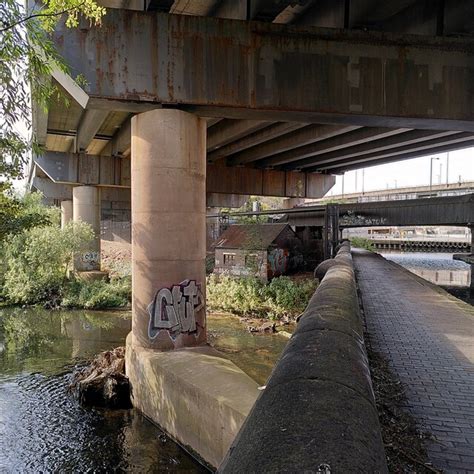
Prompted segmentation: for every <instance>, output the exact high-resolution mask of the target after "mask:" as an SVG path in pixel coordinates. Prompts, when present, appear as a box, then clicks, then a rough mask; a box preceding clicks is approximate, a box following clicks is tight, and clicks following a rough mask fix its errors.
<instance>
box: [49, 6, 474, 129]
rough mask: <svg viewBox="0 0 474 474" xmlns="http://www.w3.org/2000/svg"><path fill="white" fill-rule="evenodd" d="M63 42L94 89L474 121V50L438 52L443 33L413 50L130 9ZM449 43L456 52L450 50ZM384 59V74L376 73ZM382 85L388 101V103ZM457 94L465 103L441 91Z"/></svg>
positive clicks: (171, 100) (226, 103)
mask: <svg viewBox="0 0 474 474" xmlns="http://www.w3.org/2000/svg"><path fill="white" fill-rule="evenodd" d="M374 38H376V39H377V41H372V40H373V39H374ZM56 39H57V44H58V48H59V49H60V50H61V51H62V52H64V54H65V55H66V58H67V59H69V60H70V61H71V62H72V66H73V69H75V70H78V72H84V75H85V76H86V78H87V80H88V82H89V84H90V90H89V92H90V95H92V96H102V97H104V98H110V99H123V100H124V99H128V100H143V101H154V102H162V103H165V104H166V103H168V104H181V105H198V106H199V105H203V106H216V107H227V108H232V109H237V108H242V109H252V110H262V111H263V110H264V111H268V112H270V111H278V112H294V113H299V112H302V113H315V114H343V115H347V116H350V115H368V116H371V117H376V116H380V117H383V116H391V117H408V118H410V119H411V118H416V117H420V118H427V117H438V118H442V119H450V120H473V114H472V110H470V109H469V104H470V103H472V100H473V99H472V97H473V94H472V92H471V91H470V90H469V88H467V87H465V86H463V77H464V76H465V80H464V82H467V81H468V80H469V78H471V77H472V78H474V67H473V65H472V55H471V56H469V55H464V56H463V55H462V54H461V53H460V52H459V50H461V49H463V48H464V46H462V45H464V43H466V42H464V43H463V42H459V41H454V42H453V41H451V39H447V40H446V41H443V42H442V44H443V47H442V48H440V49H439V54H437V55H436V54H434V52H433V51H438V50H436V49H435V48H436V46H437V45H438V40H436V41H433V40H431V41H425V40H424V39H423V40H420V39H419V38H417V40H416V42H415V43H414V45H413V47H411V46H410V47H409V45H408V44H407V42H406V41H402V40H401V39H400V38H399V37H396V38H395V39H393V38H392V36H391V35H388V36H387V35H380V34H369V35H367V34H364V33H360V32H352V31H351V32H349V33H348V32H340V31H337V30H336V31H334V30H332V31H326V30H320V29H311V28H310V29H308V28H297V27H288V26H282V25H271V24H268V25H267V24H260V23H251V22H242V21H240V22H239V21H233V20H223V19H219V20H216V19H212V18H198V17H190V16H181V15H162V14H156V13H153V14H151V13H143V12H126V11H124V10H116V11H111V12H109V13H108V15H107V16H106V17H105V18H104V25H103V26H102V28H100V29H99V28H95V27H93V28H89V29H86V30H72V31H68V30H64V31H59V32H58V35H57V37H56ZM368 39H370V40H371V41H370V42H369V41H368ZM348 43H350V45H349V46H348ZM467 43H468V44H471V43H473V42H472V41H471V42H470V43H469V42H467ZM419 44H421V45H422V47H419V46H418V45H419ZM361 45H362V46H361ZM471 46H472V45H471ZM418 47H419V48H420V49H416V48H418ZM448 47H449V48H453V49H455V50H457V53H455V54H451V53H447V52H446V50H447V49H448ZM466 48H467V49H469V47H468V46H467V47H466ZM466 48H464V49H466ZM78 49H79V52H78ZM371 60H372V61H371ZM351 61H354V62H356V63H357V64H360V67H358V69H357V74H358V75H359V76H360V81H359V79H358V81H359V82H358V84H357V85H355V84H354V83H353V82H351V80H350V77H349V72H348V67H347V63H348V62H351ZM364 61H365V62H364ZM381 63H383V64H385V66H384V69H386V73H385V72H384V74H379V73H378V70H377V68H379V69H380V64H381ZM434 63H436V64H439V67H440V68H443V75H442V79H443V80H442V82H441V83H439V84H438V83H437V84H436V91H431V90H429V88H428V87H427V85H426V81H425V77H426V76H423V71H424V70H425V69H426V68H427V67H429V66H430V65H432V64H434ZM459 70H460V71H461V73H460V74H454V72H455V71H457V72H458V71H459ZM463 74H464V76H463ZM430 77H431V76H430ZM359 84H360V85H359ZM389 88H390V91H388V89H389ZM385 90H387V92H385ZM382 92H383V94H382V95H383V96H384V97H385V95H386V96H387V99H386V100H380V97H381V93H382ZM389 92H390V93H389ZM377 94H378V95H377ZM453 94H454V95H455V96H456V97H455V98H456V101H455V103H456V106H457V107H456V108H455V109H456V110H454V109H453V108H452V107H451V106H450V105H451V104H450V103H447V101H436V100H435V99H434V98H433V97H434V95H436V96H438V97H446V96H448V95H449V96H452V95H453ZM351 97H357V107H358V109H357V110H352V109H351V106H352V105H353V100H352V98H351ZM451 102H452V101H451ZM425 103H429V104H430V106H429V107H431V104H433V105H432V106H433V112H430V113H429V114H428V108H429V107H428V106H425Z"/></svg>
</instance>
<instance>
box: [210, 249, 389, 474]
mask: <svg viewBox="0 0 474 474" xmlns="http://www.w3.org/2000/svg"><path fill="white" fill-rule="evenodd" d="M332 263H333V265H332V266H331V267H330V268H329V269H327V271H326V274H325V276H324V278H323V279H322V281H321V283H320V285H319V287H318V289H317V290H316V292H315V294H314V295H313V297H312V298H311V300H310V302H309V304H308V306H307V308H306V310H305V312H304V313H303V314H302V315H301V317H300V319H299V322H298V326H297V328H296V331H295V333H294V334H293V336H292V338H291V339H290V341H289V343H288V345H287V346H286V348H285V350H284V352H283V354H282V356H281V358H280V360H279V361H278V363H277V365H276V367H275V368H274V370H273V372H272V374H271V376H270V379H269V380H268V382H267V386H266V388H265V390H264V391H263V393H262V395H261V396H260V397H259V399H258V400H257V402H256V403H255V406H254V407H253V409H252V411H251V412H250V414H249V416H248V418H247V419H246V421H245V423H244V425H243V426H242V428H241V430H240V432H239V434H238V436H237V437H236V439H235V440H234V442H233V444H232V446H231V448H230V450H229V452H228V453H227V456H226V458H225V459H224V461H223V463H222V464H221V466H220V468H219V470H218V472H220V473H224V474H231V473H239V474H240V473H243V472H245V473H261V472H313V473H317V472H322V473H328V472H332V473H348V472H350V473H358V472H360V473H369V472H370V473H386V472H388V469H387V463H386V457H385V452H384V447H383V442H382V436H381V430H380V424H379V419H378V414H377V409H376V406H375V399H374V393H373V389H372V382H371V378H370V370H369V364H368V359H367V353H366V350H365V345H364V339H363V323H362V320H361V315H360V311H359V303H358V296H357V289H356V282H355V275H354V269H353V265H352V256H351V253H350V244H349V243H348V242H347V243H344V244H342V246H341V248H340V250H339V252H338V254H337V256H336V258H335V259H334V260H333V261H332Z"/></svg>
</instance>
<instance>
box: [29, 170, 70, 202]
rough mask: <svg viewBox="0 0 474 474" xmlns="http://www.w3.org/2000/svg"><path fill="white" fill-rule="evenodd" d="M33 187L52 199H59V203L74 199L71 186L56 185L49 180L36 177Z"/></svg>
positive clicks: (32, 183) (33, 180) (32, 182)
mask: <svg viewBox="0 0 474 474" xmlns="http://www.w3.org/2000/svg"><path fill="white" fill-rule="evenodd" d="M31 187H32V188H34V189H36V190H38V191H39V192H41V193H43V194H44V195H45V196H46V197H47V198H50V199H57V200H59V201H63V200H71V199H72V188H71V186H68V185H64V184H58V183H55V182H54V181H51V180H50V179H49V178H40V177H38V176H34V177H33V179H32V181H31Z"/></svg>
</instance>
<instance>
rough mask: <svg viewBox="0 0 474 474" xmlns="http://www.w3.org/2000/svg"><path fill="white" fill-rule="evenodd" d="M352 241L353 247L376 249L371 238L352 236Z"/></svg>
mask: <svg viewBox="0 0 474 474" xmlns="http://www.w3.org/2000/svg"><path fill="white" fill-rule="evenodd" d="M350 241H351V245H352V247H357V248H360V249H365V250H370V251H371V252H373V251H374V250H375V247H374V244H373V242H372V241H371V240H370V239H366V238H365V237H351V238H350Z"/></svg>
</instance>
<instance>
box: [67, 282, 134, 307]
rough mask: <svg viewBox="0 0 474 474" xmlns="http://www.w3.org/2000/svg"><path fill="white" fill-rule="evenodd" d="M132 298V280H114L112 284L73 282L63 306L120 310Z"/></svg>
mask: <svg viewBox="0 0 474 474" xmlns="http://www.w3.org/2000/svg"><path fill="white" fill-rule="evenodd" d="M131 298H132V280H131V278H113V279H111V280H110V282H106V281H104V280H99V281H82V280H73V281H71V282H70V283H69V284H68V285H67V286H66V288H65V291H64V296H63V299H62V302H61V306H63V307H65V308H86V309H102V308H120V307H124V306H127V305H128V304H129V302H130V300H131Z"/></svg>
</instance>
